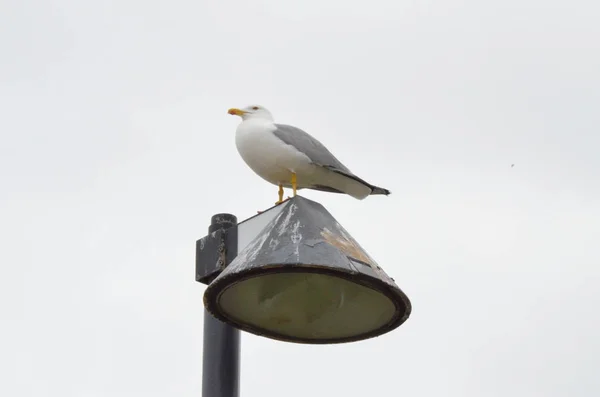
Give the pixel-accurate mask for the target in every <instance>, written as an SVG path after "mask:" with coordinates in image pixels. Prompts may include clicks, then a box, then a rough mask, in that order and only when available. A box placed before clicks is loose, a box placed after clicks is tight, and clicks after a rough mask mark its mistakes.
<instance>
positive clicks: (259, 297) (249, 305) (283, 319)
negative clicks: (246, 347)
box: [204, 196, 411, 343]
mask: <svg viewBox="0 0 600 397" xmlns="http://www.w3.org/2000/svg"><path fill="white" fill-rule="evenodd" d="M281 206H284V207H283V209H282V210H280V211H279V214H278V215H277V216H275V217H274V218H273V219H272V220H271V221H270V222H269V223H268V224H267V225H266V226H265V227H264V229H263V230H262V231H261V232H259V233H257V235H256V237H255V238H254V239H253V240H252V241H251V242H250V243H248V244H247V246H246V247H245V248H243V249H242V251H241V252H239V253H238V255H237V257H236V258H235V259H234V260H233V261H232V262H231V264H229V265H228V266H227V267H226V268H225V269H224V270H223V272H222V273H221V274H220V275H219V276H218V277H217V278H215V279H214V281H212V283H211V284H210V285H209V286H208V288H207V289H206V292H205V294H204V304H205V306H206V308H207V310H208V311H209V312H210V313H211V314H212V315H213V316H215V317H216V318H218V319H220V320H221V321H224V322H227V323H229V324H232V325H234V326H236V327H238V328H240V329H243V330H245V331H248V332H251V333H254V334H257V335H263V336H266V337H270V338H274V339H279V340H284V341H290V342H299V343H341V342H351V341H356V340H361V339H366V338H370V337H374V336H378V335H381V334H383V333H386V332H389V331H391V330H392V329H394V328H396V327H398V326H400V325H401V324H402V323H403V322H404V321H406V319H407V318H408V316H409V315H410V312H411V304H410V301H409V299H408V297H407V296H406V295H405V294H404V293H403V292H402V291H401V290H400V288H399V287H398V286H397V285H396V284H395V282H394V280H392V279H391V278H390V277H389V276H388V275H387V274H386V273H385V272H384V271H383V269H381V267H380V266H378V265H377V263H375V261H374V260H373V259H372V258H371V257H370V256H369V255H368V254H367V253H366V252H365V250H363V249H362V247H360V245H359V244H358V243H357V242H356V241H355V240H354V239H353V238H352V237H351V236H350V234H349V233H348V232H347V231H346V230H345V229H344V228H343V227H342V226H341V225H340V224H339V223H338V222H337V221H336V220H335V219H334V218H333V216H331V214H330V213H329V212H328V211H327V210H326V209H325V208H324V207H323V206H322V205H321V204H319V203H316V202H314V201H311V200H308V199H306V198H303V197H300V196H296V197H294V198H293V199H291V200H289V201H288V202H286V203H284V204H281Z"/></svg>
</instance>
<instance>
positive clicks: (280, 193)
mask: <svg viewBox="0 0 600 397" xmlns="http://www.w3.org/2000/svg"><path fill="white" fill-rule="evenodd" d="M278 196H279V200H277V202H276V203H275V204H276V205H277V204H281V203H283V186H282V185H281V183H280V184H279V192H278Z"/></svg>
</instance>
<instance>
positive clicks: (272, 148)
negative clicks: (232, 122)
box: [228, 105, 390, 204]
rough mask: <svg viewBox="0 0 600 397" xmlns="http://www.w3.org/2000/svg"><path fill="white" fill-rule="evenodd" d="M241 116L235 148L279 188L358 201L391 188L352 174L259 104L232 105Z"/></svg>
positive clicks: (309, 138)
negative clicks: (279, 121)
mask: <svg viewBox="0 0 600 397" xmlns="http://www.w3.org/2000/svg"><path fill="white" fill-rule="evenodd" d="M228 113H229V114H231V115H235V116H240V117H241V118H242V121H241V123H240V124H239V125H238V127H237V130H236V135H235V144H236V147H237V150H238V152H239V154H240V156H241V157H242V159H243V160H244V161H245V162H246V164H247V165H248V166H249V167H250V168H251V169H252V170H253V171H254V172H255V173H256V174H257V175H258V176H260V177H261V178H263V179H264V180H266V181H268V182H270V183H272V184H274V185H276V186H278V187H279V191H278V197H279V199H278V200H277V202H276V203H275V204H281V203H282V202H283V201H284V200H283V188H284V187H286V188H292V190H293V194H294V196H296V193H297V191H298V190H300V189H313V190H320V191H324V192H330V193H342V194H348V195H350V196H352V197H354V198H356V199H358V200H362V199H364V198H366V197H367V196H370V195H386V196H387V195H389V194H390V191H389V190H387V189H384V188H381V187H378V186H374V185H371V184H370V183H368V182H366V181H365V180H363V179H361V178H359V177H358V176H356V175H354V174H353V173H352V172H351V171H350V170H349V169H348V167H346V166H345V165H344V164H342V163H341V162H340V161H339V160H338V159H337V158H335V156H334V155H333V154H331V152H330V151H329V150H328V149H327V148H326V147H325V146H324V145H323V144H322V143H321V142H319V141H318V140H317V139H315V138H313V137H312V136H311V135H309V134H308V133H306V132H304V131H303V130H301V129H299V128H297V127H293V126H291V125H285V124H277V123H275V122H274V119H273V116H272V114H271V112H269V111H268V110H267V109H266V108H264V107H263V106H259V105H250V106H247V107H245V108H242V109H238V108H231V109H229V111H228Z"/></svg>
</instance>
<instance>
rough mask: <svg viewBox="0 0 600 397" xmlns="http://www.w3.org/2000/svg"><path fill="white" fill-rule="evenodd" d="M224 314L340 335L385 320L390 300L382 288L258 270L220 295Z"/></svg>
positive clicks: (303, 334)
mask: <svg viewBox="0 0 600 397" xmlns="http://www.w3.org/2000/svg"><path fill="white" fill-rule="evenodd" d="M218 305H219V306H220V309H221V310H222V311H223V313H224V314H225V316H227V317H229V318H230V319H232V320H235V321H237V322H239V323H243V324H247V325H251V326H253V327H255V328H260V329H263V330H269V331H272V332H275V333H277V334H280V335H283V336H287V337H291V338H302V339H315V340H318V339H338V338H339V339H342V338H348V337H351V336H357V335H361V334H366V333H368V332H370V331H374V330H376V329H379V328H381V327H383V326H385V325H386V324H388V323H389V322H390V321H391V320H392V318H393V316H394V313H395V306H394V303H393V302H392V301H391V300H390V299H389V298H388V297H387V296H386V295H385V294H383V293H381V292H379V291H376V290H374V289H372V288H369V287H365V286H363V285H361V284H357V283H354V282H351V281H348V280H345V279H343V278H339V277H335V276H330V275H324V274H318V273H274V274H263V275H259V276H256V277H253V278H249V279H246V280H243V281H240V282H237V283H235V284H233V285H231V286H229V287H227V289H225V290H224V291H223V292H222V293H221V294H220V296H219V302H218Z"/></svg>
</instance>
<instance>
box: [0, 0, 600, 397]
mask: <svg viewBox="0 0 600 397" xmlns="http://www.w3.org/2000/svg"><path fill="white" fill-rule="evenodd" d="M599 20H600V5H599V3H598V2H597V1H592V0H590V1H583V0H580V1H570V2H567V1H553V0H546V1H540V0H519V1H517V0H505V1H474V0H473V1H458V0H444V1H441V0H437V1H434V0H428V1H421V2H416V1H409V2H397V1H392V0H389V1H387V0H372V1H368V2H356V1H350V2H349V1H341V0H319V1H315V0H307V1H302V2H295V3H293V4H292V3H291V2H283V1H276V0H258V1H252V2H248V1H239V0H235V1H207V0H199V1H189V0H185V1H184V0H172V1H170V2H156V1H153V2H146V1H140V0H120V1H96V2H84V1H78V0H77V1H76V0H70V1H41V0H38V1H4V2H2V3H1V4H0V57H1V58H0V61H1V62H0V109H1V110H0V180H1V183H0V239H1V241H2V242H3V244H2V249H1V250H0V263H1V267H0V269H1V274H0V280H1V281H0V313H2V324H1V330H2V332H1V334H2V337H1V338H0V352H1V355H0V373H2V378H3V379H2V382H0V394H1V395H6V396H61V397H63V396H76V397H80V396H81V397H88V396H89V397H96V396H111V397H112V396H114V397H118V396H128V397H130V396H145V397H153V396H175V395H177V396H190V397H191V396H200V395H201V373H202V372H201V370H202V368H201V363H202V295H203V292H204V287H203V286H202V285H200V284H198V283H196V282H195V281H194V254H195V252H194V245H195V240H196V239H198V238H200V237H202V236H204V235H205V234H206V229H207V227H208V224H209V222H210V217H211V215H213V214H214V213H218V212H230V213H234V214H236V215H237V216H238V218H239V219H245V218H247V217H249V216H251V215H253V214H254V213H255V211H256V210H259V209H265V208H267V207H269V206H270V205H272V203H273V202H274V201H275V200H276V198H277V194H276V192H277V188H276V187H275V186H272V185H269V184H268V183H266V182H263V181H262V180H261V179H260V178H259V177H258V176H256V175H254V174H253V173H252V171H251V170H250V169H249V168H247V167H246V165H245V164H244V163H243V161H242V160H241V158H240V157H239V156H238V154H237V151H236V148H235V144H234V134H235V128H236V126H237V124H238V122H239V119H238V118H236V117H232V116H229V115H228V114H227V113H226V112H227V109H228V108H229V107H234V106H235V107H240V106H245V105H248V104H251V103H259V104H261V105H264V106H266V107H267V108H269V109H270V110H271V111H272V112H273V113H274V115H275V118H276V120H277V121H278V122H282V123H288V124H293V125H296V126H299V127H301V128H303V129H305V130H306V131H307V132H309V133H311V134H313V135H314V136H316V137H317V138H318V139H320V140H321V141H322V142H323V143H325V144H326V145H327V146H329V147H330V148H331V150H332V151H333V152H334V154H335V155H336V156H337V157H338V158H340V159H341V160H342V161H343V162H344V163H346V164H347V165H348V166H349V168H350V169H351V170H352V171H353V172H355V173H356V174H358V175H359V176H361V177H363V178H365V179H367V180H368V181H371V182H372V183H374V184H378V185H381V186H384V187H386V188H389V189H390V190H392V192H393V194H392V195H391V196H389V197H381V196H377V197H369V198H367V199H366V200H364V201H358V200H354V199H353V198H351V197H344V196H337V195H331V194H325V193H320V192H305V191H302V193H301V194H302V195H304V196H306V197H308V198H310V199H313V200H317V201H319V202H321V203H322V204H324V205H325V206H326V207H327V208H328V209H329V211H330V212H331V213H332V214H333V215H334V216H335V217H336V218H337V220H338V221H339V222H340V223H341V224H342V225H343V226H344V227H345V228H346V229H347V230H348V231H349V232H350V233H352V235H353V236H354V237H355V238H356V239H357V240H358V241H359V242H360V243H361V244H362V245H363V247H364V248H365V249H366V250H367V251H368V252H369V253H370V254H371V255H372V256H373V257H374V259H375V260H377V261H378V263H379V264H380V265H381V266H382V267H383V268H384V269H385V270H386V271H387V273H388V274H390V276H392V277H394V278H395V279H396V281H397V282H398V284H399V285H400V287H401V288H402V289H403V290H404V291H405V292H406V293H407V294H408V296H409V297H410V298H411V300H412V303H413V314H412V316H411V317H410V319H409V320H408V321H407V322H406V323H405V324H404V325H403V326H402V327H400V328H399V329H398V330H396V331H394V332H392V333H389V334H387V335H384V336H382V337H379V338H375V339H372V340H368V341H363V342H358V343H352V344H344V345H336V346H306V345H296V344H286V343H281V342H275V341H271V340H268V339H263V338H259V337H254V336H251V335H247V334H244V335H243V338H242V383H241V391H242V396H263V397H275V396H282V395H285V396H288V397H295V396H302V397H304V396H307V395H311V396H328V395H329V396H347V397H350V396H365V395H367V396H376V395H398V396H410V397H419V396H460V397H469V396H478V397H479V396H486V397H487V396H490V397H493V396H503V397H505V396H507V395H510V396H513V397H515V396H516V397H518V396H527V397H530V396H545V397H546V396H552V397H553V396H573V397H575V396H597V395H598V394H600V379H599V378H598V377H597V374H598V370H599V369H600V338H598V332H599V323H600V321H599V320H598V305H599V304H600V289H599V288H598V282H599V281H600V270H599V265H600V244H598V240H599V238H600V155H599V153H600V134H599V125H600V111H599V110H598V109H599V103H600V45H599V44H598V43H599V41H600V24H599V23H598V21H599ZM513 163H514V164H515V166H514V168H511V164H513Z"/></svg>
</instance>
